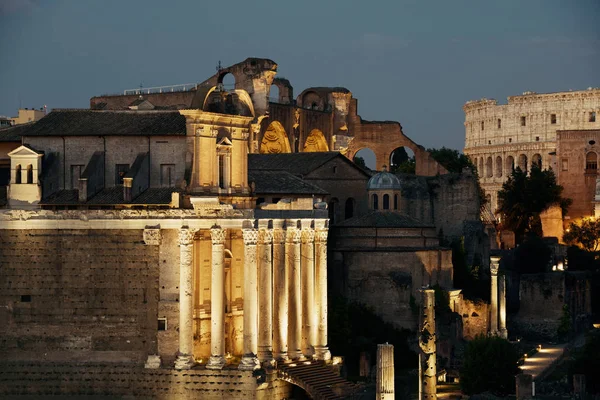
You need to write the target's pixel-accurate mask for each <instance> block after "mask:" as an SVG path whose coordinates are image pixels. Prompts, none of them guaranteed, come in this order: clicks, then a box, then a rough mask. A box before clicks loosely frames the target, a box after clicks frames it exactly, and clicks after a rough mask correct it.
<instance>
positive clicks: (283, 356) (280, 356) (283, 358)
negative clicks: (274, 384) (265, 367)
mask: <svg viewBox="0 0 600 400" xmlns="http://www.w3.org/2000/svg"><path fill="white" fill-rule="evenodd" d="M273 358H274V359H275V361H277V362H288V361H290V358H289V357H288V354H287V351H282V352H281V353H274V354H273Z"/></svg>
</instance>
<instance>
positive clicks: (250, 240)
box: [242, 229, 258, 246]
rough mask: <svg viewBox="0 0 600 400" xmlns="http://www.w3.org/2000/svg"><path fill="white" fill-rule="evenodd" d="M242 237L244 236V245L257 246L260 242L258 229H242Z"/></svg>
mask: <svg viewBox="0 0 600 400" xmlns="http://www.w3.org/2000/svg"><path fill="white" fill-rule="evenodd" d="M242 235H243V236H244V244H245V245H246V246H248V245H256V242H257V240H258V231H257V230H256V229H242Z"/></svg>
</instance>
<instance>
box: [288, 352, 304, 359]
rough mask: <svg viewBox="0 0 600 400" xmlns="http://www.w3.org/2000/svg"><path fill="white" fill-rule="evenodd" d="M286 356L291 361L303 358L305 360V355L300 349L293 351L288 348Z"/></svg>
mask: <svg viewBox="0 0 600 400" xmlns="http://www.w3.org/2000/svg"><path fill="white" fill-rule="evenodd" d="M288 357H289V359H290V360H292V361H304V360H306V357H304V354H302V351H301V350H295V351H289V350H288Z"/></svg>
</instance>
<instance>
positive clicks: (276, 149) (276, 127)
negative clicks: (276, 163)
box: [260, 121, 292, 154]
mask: <svg viewBox="0 0 600 400" xmlns="http://www.w3.org/2000/svg"><path fill="white" fill-rule="evenodd" d="M291 152H292V150H291V148H290V142H289V140H288V136H287V133H286V132H285V129H284V128H283V126H282V125H281V123H279V122H278V121H273V122H271V123H270V124H269V126H268V127H267V130H266V131H265V134H264V135H263V138H262V141H261V142H260V153H261V154H273V153H291Z"/></svg>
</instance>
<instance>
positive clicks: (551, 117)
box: [550, 114, 556, 125]
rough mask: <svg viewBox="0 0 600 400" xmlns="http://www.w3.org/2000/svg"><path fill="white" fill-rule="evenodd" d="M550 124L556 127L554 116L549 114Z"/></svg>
mask: <svg viewBox="0 0 600 400" xmlns="http://www.w3.org/2000/svg"><path fill="white" fill-rule="evenodd" d="M550 123H551V124H552V125H556V114H550Z"/></svg>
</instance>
